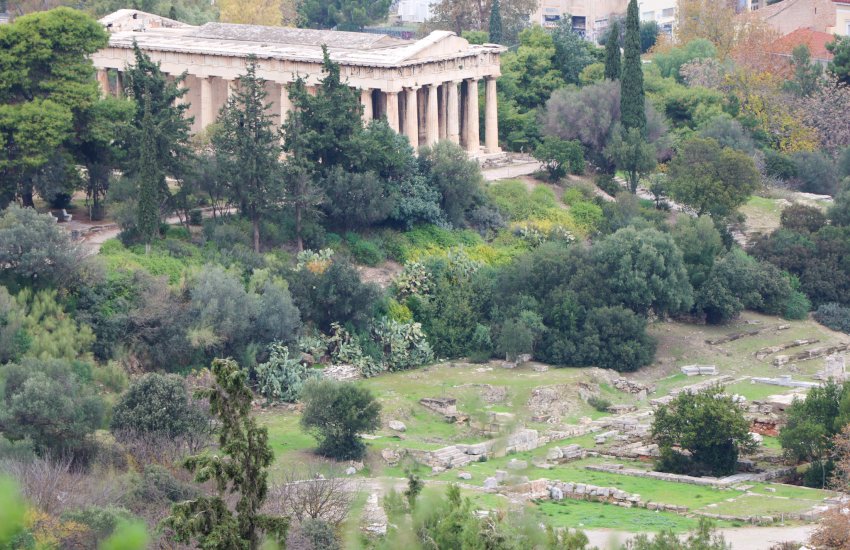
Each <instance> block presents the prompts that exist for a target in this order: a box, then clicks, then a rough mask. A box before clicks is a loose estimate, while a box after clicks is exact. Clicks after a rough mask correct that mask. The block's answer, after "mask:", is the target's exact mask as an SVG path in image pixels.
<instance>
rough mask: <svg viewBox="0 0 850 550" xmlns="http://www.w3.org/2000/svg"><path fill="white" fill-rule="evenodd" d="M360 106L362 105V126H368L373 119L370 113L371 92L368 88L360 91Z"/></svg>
mask: <svg viewBox="0 0 850 550" xmlns="http://www.w3.org/2000/svg"><path fill="white" fill-rule="evenodd" d="M360 104H361V105H363V124H369V123H370V122H371V121H372V118H373V117H374V115H373V113H372V90H371V89H370V88H364V89H362V90H360Z"/></svg>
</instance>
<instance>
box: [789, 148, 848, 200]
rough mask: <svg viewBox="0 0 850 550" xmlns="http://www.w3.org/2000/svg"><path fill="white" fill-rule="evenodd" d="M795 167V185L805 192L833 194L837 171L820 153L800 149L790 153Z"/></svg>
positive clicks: (836, 182)
mask: <svg viewBox="0 0 850 550" xmlns="http://www.w3.org/2000/svg"><path fill="white" fill-rule="evenodd" d="M791 158H792V160H793V161H794V165H795V166H796V168H797V177H796V178H795V186H796V187H797V188H798V189H799V190H800V191H804V192H806V193H817V194H819V195H834V194H835V193H836V191H837V189H838V171H837V170H836V168H835V165H834V164H833V163H832V161H831V160H830V159H829V158H827V157H826V156H825V155H823V154H822V153H817V152H816V153H810V152H807V151H801V152H798V153H794V155H792V157H791Z"/></svg>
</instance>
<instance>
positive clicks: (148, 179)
mask: <svg viewBox="0 0 850 550" xmlns="http://www.w3.org/2000/svg"><path fill="white" fill-rule="evenodd" d="M142 109H143V114H142V123H141V135H140V136H139V137H140V141H141V143H140V144H139V158H138V163H139V164H138V166H139V170H138V172H137V173H136V179H137V181H138V188H139V200H138V204H137V207H136V227H137V229H138V230H139V235H140V236H141V238H142V241H143V242H144V243H145V253H146V254H147V253H150V249H151V242H152V241H153V240H154V239H155V238H156V237H157V235H158V234H159V199H160V189H161V188H162V186H163V185H165V178H164V177H163V175H162V172H160V170H159V162H158V161H159V159H158V158H157V154H156V138H157V134H158V128H157V127H156V125H155V124H154V120H153V117H152V116H151V100H150V96H149V95H145V99H144V101H143V107H142Z"/></svg>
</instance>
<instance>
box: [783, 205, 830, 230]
mask: <svg viewBox="0 0 850 550" xmlns="http://www.w3.org/2000/svg"><path fill="white" fill-rule="evenodd" d="M779 219H780V224H781V225H782V227H784V228H785V229H790V230H791V231H796V232H798V233H817V232H818V231H819V230H820V228H821V227H823V226H824V225H826V215H824V213H823V212H822V211H821V210H820V208H815V207H814V206H807V205H805V204H792V205H791V206H788V207H786V208H783V209H782V214H781V215H780V218H779Z"/></svg>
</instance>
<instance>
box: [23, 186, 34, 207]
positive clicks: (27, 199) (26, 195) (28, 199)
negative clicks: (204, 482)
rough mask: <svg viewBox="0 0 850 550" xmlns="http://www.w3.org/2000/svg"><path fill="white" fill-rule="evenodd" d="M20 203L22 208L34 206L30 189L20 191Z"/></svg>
mask: <svg viewBox="0 0 850 550" xmlns="http://www.w3.org/2000/svg"><path fill="white" fill-rule="evenodd" d="M21 204H22V205H23V207H24V208H35V202H33V199H32V189H27V190H26V191H24V192H22V193H21Z"/></svg>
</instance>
